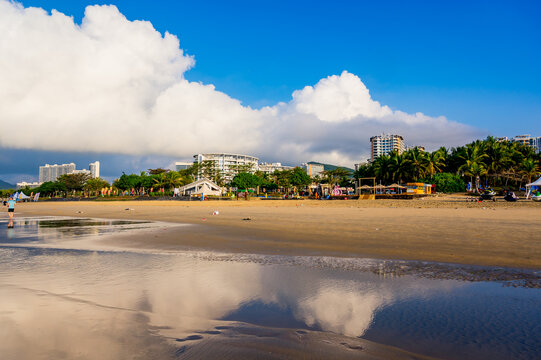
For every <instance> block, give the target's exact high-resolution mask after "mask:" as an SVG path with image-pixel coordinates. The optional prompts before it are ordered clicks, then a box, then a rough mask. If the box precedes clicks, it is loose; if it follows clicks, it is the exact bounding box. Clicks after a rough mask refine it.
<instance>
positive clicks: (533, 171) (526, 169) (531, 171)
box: [520, 159, 540, 184]
mask: <svg viewBox="0 0 541 360" xmlns="http://www.w3.org/2000/svg"><path fill="white" fill-rule="evenodd" d="M520 168H521V173H522V175H523V176H524V179H525V180H526V181H527V182H526V184H529V183H531V182H532V178H535V177H537V176H538V175H539V172H540V171H539V162H538V161H536V160H534V159H524V161H523V162H522V163H521V164H520Z"/></svg>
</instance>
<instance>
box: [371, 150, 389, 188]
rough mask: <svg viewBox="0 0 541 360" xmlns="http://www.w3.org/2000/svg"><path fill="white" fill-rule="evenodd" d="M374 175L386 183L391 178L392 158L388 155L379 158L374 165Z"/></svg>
mask: <svg viewBox="0 0 541 360" xmlns="http://www.w3.org/2000/svg"><path fill="white" fill-rule="evenodd" d="M372 167H373V169H374V175H375V176H376V177H377V178H379V179H380V180H382V181H384V182H386V181H387V180H389V179H390V178H391V157H390V156H389V155H387V154H383V155H381V156H378V157H377V158H376V160H374V162H373V163H372Z"/></svg>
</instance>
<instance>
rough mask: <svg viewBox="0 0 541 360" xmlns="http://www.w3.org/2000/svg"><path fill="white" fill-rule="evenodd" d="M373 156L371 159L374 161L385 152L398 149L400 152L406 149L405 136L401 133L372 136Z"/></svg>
mask: <svg viewBox="0 0 541 360" xmlns="http://www.w3.org/2000/svg"><path fill="white" fill-rule="evenodd" d="M370 144H371V146H370V148H371V157H370V161H371V162H372V161H374V160H375V159H376V158H378V157H379V156H381V155H383V154H388V153H389V152H391V151H393V150H396V151H398V153H399V154H402V153H403V152H404V151H406V143H405V142H404V138H403V137H402V136H400V135H377V136H372V137H371V138H370Z"/></svg>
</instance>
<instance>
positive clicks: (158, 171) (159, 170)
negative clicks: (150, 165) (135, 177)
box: [148, 168, 169, 175]
mask: <svg viewBox="0 0 541 360" xmlns="http://www.w3.org/2000/svg"><path fill="white" fill-rule="evenodd" d="M166 172H169V170H167V169H162V168H156V169H148V173H149V175H159V174H163V173H166Z"/></svg>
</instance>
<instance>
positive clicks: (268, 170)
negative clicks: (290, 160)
mask: <svg viewBox="0 0 541 360" xmlns="http://www.w3.org/2000/svg"><path fill="white" fill-rule="evenodd" d="M291 169H293V167H292V166H286V165H282V163H279V162H276V163H261V164H259V165H258V168H257V170H259V171H261V172H263V173H265V174H272V173H274V172H275V171H283V170H291Z"/></svg>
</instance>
